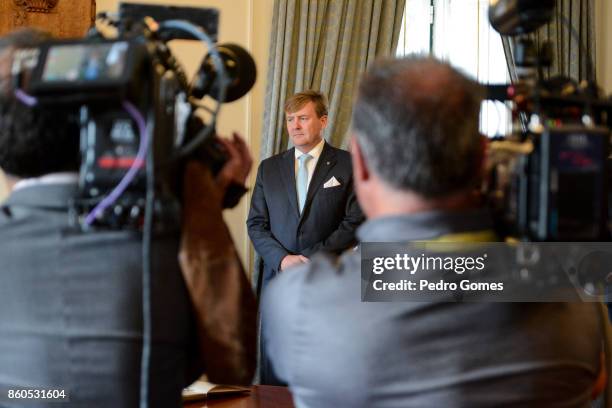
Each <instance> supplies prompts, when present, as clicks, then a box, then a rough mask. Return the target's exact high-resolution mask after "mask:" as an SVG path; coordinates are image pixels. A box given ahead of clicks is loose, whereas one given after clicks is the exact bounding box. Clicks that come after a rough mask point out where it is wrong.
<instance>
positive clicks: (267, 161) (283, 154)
mask: <svg viewBox="0 0 612 408" xmlns="http://www.w3.org/2000/svg"><path fill="white" fill-rule="evenodd" d="M292 152H293V148H291V149H287V150H284V151H282V152H280V153H277V154H275V155H272V156H270V157H268V158H266V159H263V160H262V161H261V164H262V165H265V164H270V163H275V162H278V161H280V160H283V159H284V158H285V157H286V156H287V155H291V154H292Z"/></svg>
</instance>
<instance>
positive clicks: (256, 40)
mask: <svg viewBox="0 0 612 408" xmlns="http://www.w3.org/2000/svg"><path fill="white" fill-rule="evenodd" d="M130 2H133V3H149V4H171V5H175V6H181V5H182V6H191V7H215V8H217V9H218V10H219V11H220V23H219V42H220V43H223V42H233V43H237V44H239V45H241V46H242V47H244V48H246V49H247V50H249V52H251V54H252V55H253V57H254V58H255V62H256V64H257V69H258V75H257V82H256V84H255V87H254V88H253V90H252V91H251V92H250V93H249V94H248V95H247V96H245V97H243V98H242V99H240V100H238V101H236V102H233V103H230V104H226V105H225V106H224V107H223V108H222V111H221V114H220V120H219V124H218V131H219V133H220V134H223V135H231V133H232V132H233V131H237V132H238V133H240V134H242V135H243V136H244V137H245V138H246V140H247V143H248V144H249V146H250V147H251V150H252V152H253V155H254V157H255V158H258V157H259V145H260V140H261V136H260V135H261V129H262V118H263V104H264V95H265V78H266V71H267V63H268V44H269V36H270V32H269V30H270V27H271V24H272V9H273V4H274V1H273V0H231V1H227V0H174V1H169V0H166V1H159V0H144V1H143V0H130ZM118 4H119V1H118V0H98V1H97V10H98V12H100V11H116V10H117V6H118ZM171 46H172V48H173V51H175V52H176V54H177V55H178V57H179V59H180V60H181V62H182V63H183V65H184V66H185V68H186V70H187V71H188V73H189V74H192V73H193V72H195V70H196V69H197V68H198V66H199V63H200V61H201V58H202V57H203V56H204V54H205V51H206V50H205V48H204V47H203V46H200V45H199V44H197V43H195V42H191V41H175V42H173V44H172V45H171ZM258 164H259V163H258V162H257V160H256V162H255V163H254V165H253V177H252V181H251V183H250V185H251V186H252V185H253V182H254V180H255V177H254V174H255V170H256V169H257V165H258ZM6 194H7V191H6V187H5V185H4V182H3V176H2V174H1V172H0V200H2V199H3V197H5V196H6ZM249 202H250V195H249V196H248V197H246V199H243V200H242V202H241V204H240V205H239V206H238V207H237V208H235V209H233V210H231V211H226V213H225V214H224V216H225V218H226V221H227V222H228V224H229V226H230V230H231V232H232V236H233V238H234V241H235V242H236V244H237V246H238V250H239V253H240V255H241V257H242V259H243V261H244V262H245V264H246V262H247V261H248V260H249V253H250V252H251V251H250V250H249V248H250V242H249V240H248V236H247V233H246V226H245V220H246V217H247V213H248V203H249Z"/></svg>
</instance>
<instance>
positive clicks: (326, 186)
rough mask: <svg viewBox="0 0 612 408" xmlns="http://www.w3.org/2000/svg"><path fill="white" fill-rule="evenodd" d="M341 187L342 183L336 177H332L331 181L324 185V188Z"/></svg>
mask: <svg viewBox="0 0 612 408" xmlns="http://www.w3.org/2000/svg"><path fill="white" fill-rule="evenodd" d="M339 185H340V182H339V181H338V180H337V179H336V178H335V177H332V178H330V179H329V180H327V181H326V182H325V184H323V188H330V187H336V186H339Z"/></svg>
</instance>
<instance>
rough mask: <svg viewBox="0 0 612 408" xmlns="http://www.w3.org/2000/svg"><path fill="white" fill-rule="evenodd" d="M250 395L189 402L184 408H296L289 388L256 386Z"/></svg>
mask: <svg viewBox="0 0 612 408" xmlns="http://www.w3.org/2000/svg"><path fill="white" fill-rule="evenodd" d="M251 389H252V391H251V392H250V393H249V394H245V395H240V396H228V397H216V398H209V399H207V400H200V401H194V402H189V403H186V404H184V405H183V408H209V407H211V408H294V405H293V400H292V399H291V394H290V393H289V389H288V388H287V387H274V386H271V385H254V386H253V387H252V388H251Z"/></svg>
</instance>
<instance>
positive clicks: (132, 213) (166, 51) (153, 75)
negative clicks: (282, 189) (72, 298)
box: [13, 4, 256, 229]
mask: <svg viewBox="0 0 612 408" xmlns="http://www.w3.org/2000/svg"><path fill="white" fill-rule="evenodd" d="M150 15H155V16H157V17H158V18H159V19H162V21H156V20H153V18H151V17H150ZM186 15H189V16H190V18H191V19H194V20H195V21H198V22H200V23H202V24H203V25H205V26H206V28H207V30H208V31H209V32H210V33H207V32H206V31H204V29H203V28H202V27H200V26H196V25H194V24H192V23H189V22H186V21H182V20H180V21H179V20H172V18H173V17H183V16H186ZM102 18H103V19H104V20H105V22H106V23H107V26H111V27H113V28H114V29H115V31H116V32H117V34H116V36H112V37H110V38H109V37H108V36H107V35H105V34H103V33H102V31H99V30H97V29H95V28H94V29H92V30H91V31H90V33H89V34H88V35H87V37H86V38H84V39H79V40H70V41H52V42H49V43H45V44H42V45H41V46H40V47H38V48H36V49H23V50H18V51H17V52H16V54H15V59H14V65H13V77H14V83H15V89H16V90H17V91H16V96H18V97H19V98H20V99H21V100H22V101H23V102H24V103H31V104H37V105H39V106H40V107H41V108H42V109H44V108H45V106H50V105H53V106H54V107H57V106H61V107H62V109H63V111H65V113H66V115H71V116H74V118H75V120H77V121H78V123H79V126H80V151H81V168H80V172H79V189H80V194H79V198H78V199H77V200H75V202H74V205H73V211H72V214H73V218H74V220H75V222H76V223H77V224H78V225H80V226H81V227H83V228H85V229H97V228H110V229H125V228H127V229H141V228H142V226H143V223H144V214H145V212H146V211H147V197H149V198H150V200H151V202H150V204H149V206H148V210H152V211H153V213H154V215H153V217H154V220H155V223H154V225H155V227H156V228H157V229H163V228H166V227H168V228H176V226H177V225H180V222H179V216H180V202H181V191H182V185H181V183H182V175H183V167H184V164H185V162H186V161H187V160H190V159H197V160H202V161H203V162H205V163H206V164H207V165H208V166H209V167H210V168H211V169H212V171H213V172H217V171H218V170H219V169H220V168H221V167H222V166H223V163H224V162H225V160H226V158H225V152H224V151H223V149H222V148H221V145H219V144H218V143H217V142H216V141H215V123H216V117H217V114H218V113H219V108H220V105H221V104H222V103H223V102H228V101H232V100H236V99H238V98H239V97H241V96H243V95H244V94H245V93H246V92H248V90H249V89H250V88H251V87H252V85H253V84H254V82H255V76H256V73H255V64H254V61H253V60H252V58H251V57H250V55H249V54H248V52H246V51H245V50H243V49H242V48H241V47H239V46H237V45H235V44H226V45H216V44H214V43H213V40H212V39H213V38H216V30H217V26H218V12H217V11H216V10H214V9H188V10H186V9H184V8H177V7H160V6H140V5H130V4H122V5H121V9H120V13H119V15H118V17H114V18H111V17H109V16H102ZM164 18H165V19H166V21H163V19H164ZM168 19H170V20H168ZM209 34H210V35H209ZM176 38H181V39H186V38H190V39H197V40H207V45H208V49H209V53H208V55H207V56H206V57H205V58H204V60H203V62H202V64H201V68H200V70H199V71H198V73H197V74H196V78H195V79H194V80H193V81H192V82H191V83H190V82H189V80H188V79H187V76H186V74H185V73H184V71H183V69H182V67H181V66H180V64H179V63H178V61H177V59H176V58H175V56H174V55H173V54H172V52H171V50H170V48H169V46H168V44H167V43H168V41H170V40H172V39H176ZM206 97H209V99H210V100H211V101H212V100H216V101H215V103H216V106H215V107H213V108H209V107H207V106H206V105H205V104H204V102H203V101H202V100H203V99H204V98H206ZM202 107H204V108H205V110H207V111H208V112H209V113H207V115H208V116H207V117H205V115H204V114H202V112H201V110H202ZM229 194H230V195H237V194H238V195H241V187H239V186H234V187H233V188H230V190H229ZM226 201H228V202H233V201H236V200H235V197H234V198H232V197H229V199H228V197H226ZM230 204H231V203H230Z"/></svg>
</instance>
